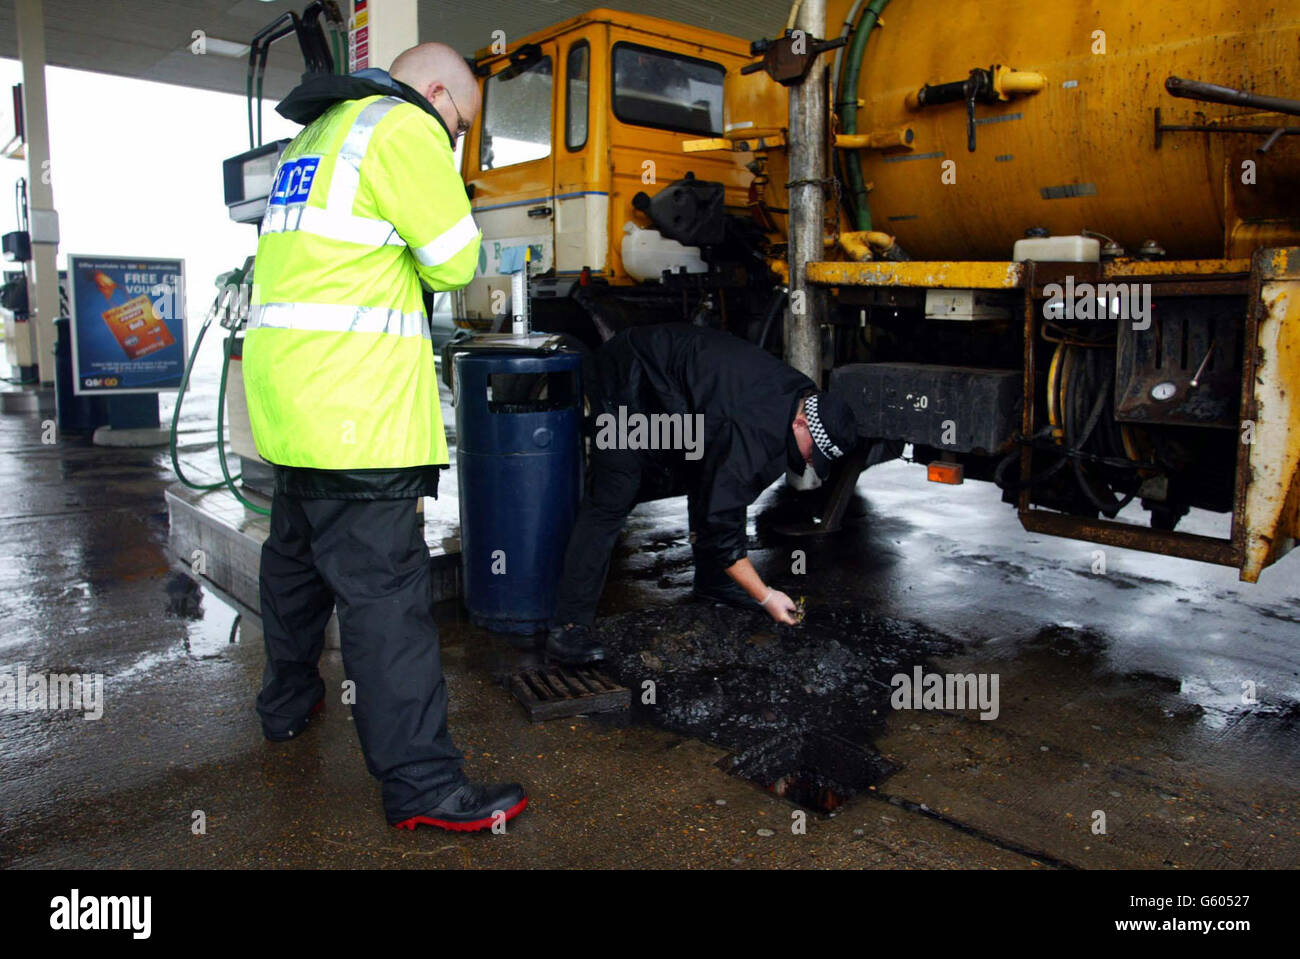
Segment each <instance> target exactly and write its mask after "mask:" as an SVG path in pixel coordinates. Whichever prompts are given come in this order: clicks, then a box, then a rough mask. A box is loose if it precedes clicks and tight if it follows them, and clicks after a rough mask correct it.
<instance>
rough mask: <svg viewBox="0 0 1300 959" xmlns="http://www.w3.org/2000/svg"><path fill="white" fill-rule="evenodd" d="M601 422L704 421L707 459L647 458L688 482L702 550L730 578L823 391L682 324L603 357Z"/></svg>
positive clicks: (763, 356) (737, 342)
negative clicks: (806, 399) (764, 499)
mask: <svg viewBox="0 0 1300 959" xmlns="http://www.w3.org/2000/svg"><path fill="white" fill-rule="evenodd" d="M596 376H597V384H596V389H597V391H598V393H599V403H600V406H601V408H602V411H603V412H607V413H610V414H613V415H615V416H617V415H618V407H619V406H620V405H622V406H625V407H626V408H627V410H628V412H629V414H630V413H632V412H639V413H643V414H654V413H670V414H671V413H682V414H686V415H693V414H696V413H699V414H703V424H704V438H703V456H702V457H701V458H700V459H698V460H696V461H691V460H688V459H687V458H686V455H685V452H684V451H681V450H672V451H657V452H656V451H647V452H646V454H645V455H646V456H647V457H649V458H651V459H653V460H656V461H658V462H660V463H668V464H671V466H672V467H673V468H674V469H675V470H678V471H680V472H681V473H682V474H684V476H685V477H686V480H687V486H688V489H689V490H690V498H691V507H692V527H693V531H694V532H695V534H696V540H695V547H696V550H697V551H699V552H701V553H703V554H704V555H705V556H707V557H708V558H710V559H712V560H714V561H716V562H718V563H720V564H721V565H722V566H723V567H724V568H725V567H727V566H730V565H732V564H733V563H735V562H736V561H737V560H739V559H741V558H742V557H744V556H745V553H746V549H745V509H746V507H748V506H749V504H750V503H752V502H754V500H756V499H757V498H758V496H759V494H760V493H762V492H763V490H764V489H766V488H767V487H768V486H769V485H771V483H772V481H773V480H775V479H777V478H778V477H779V476H780V475H781V474H782V473H783V472H784V471H785V468H786V465H787V463H788V462H789V449H790V446H791V444H792V443H793V439H792V433H791V430H790V425H791V423H793V422H794V414H795V410H796V409H797V407H798V403H799V400H800V399H801V398H802V397H803V396H805V395H807V394H809V393H812V392H814V391H815V390H816V388H817V387H816V384H814V383H813V381H812V380H810V379H809V378H808V377H806V376H804V375H803V374H802V373H800V372H799V371H797V370H795V369H793V368H792V367H789V366H787V365H786V364H785V363H782V362H781V361H780V360H778V359H776V358H775V357H773V356H772V355H771V354H769V353H767V352H766V351H764V350H762V349H760V348H758V347H757V346H754V345H753V344H752V343H749V342H747V341H745V340H742V339H740V338H739V337H736V336H733V335H731V334H730V333H723V332H720V331H718V330H712V329H708V328H705V327H698V326H688V325H686V324H682V323H672V324H665V325H662V326H645V327H636V328H633V329H630V330H627V331H625V332H623V333H620V334H619V335H618V336H615V337H614V338H613V339H611V340H610V341H609V342H608V343H606V344H605V345H604V346H603V347H601V349H600V351H599V353H597V356H596Z"/></svg>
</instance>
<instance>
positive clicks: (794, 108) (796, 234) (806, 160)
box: [785, 0, 827, 386]
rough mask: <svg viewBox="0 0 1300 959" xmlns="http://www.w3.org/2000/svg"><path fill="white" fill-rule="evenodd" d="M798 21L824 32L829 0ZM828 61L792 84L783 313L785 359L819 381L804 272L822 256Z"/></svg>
mask: <svg viewBox="0 0 1300 959" xmlns="http://www.w3.org/2000/svg"><path fill="white" fill-rule="evenodd" d="M798 27H799V29H800V30H803V32H804V34H805V35H806V36H807V38H808V39H809V40H811V39H813V38H816V39H819V40H820V39H822V38H824V37H825V34H826V0H804V2H803V4H802V6H801V7H800V8H799V19H798ZM826 80H827V67H826V64H825V61H824V60H822V59H821V58H818V59H817V60H816V61H814V63H813V67H812V69H811V70H809V71H808V75H807V76H805V77H804V79H803V81H802V82H801V83H799V84H798V85H796V86H792V87H791V88H790V146H789V149H790V183H789V184H788V189H789V192H790V303H789V307H788V308H787V310H786V315H785V361H786V362H787V363H789V364H790V365H791V366H793V367H794V368H795V369H796V370H798V371H799V372H801V373H803V374H804V375H806V376H808V377H809V378H811V379H812V380H813V382H815V383H817V384H818V385H819V386H820V384H821V373H822V370H821V314H822V309H821V304H820V303H819V297H818V293H819V291H818V289H817V288H816V287H814V286H812V285H811V284H810V283H809V282H808V280H807V277H806V275H805V268H806V267H807V265H808V264H809V263H810V262H814V261H816V260H820V259H822V258H823V257H824V252H823V244H822V238H823V234H824V233H825V229H824V224H823V222H822V221H823V218H824V216H825V209H826V198H825V192H824V189H823V187H824V186H825V181H826V155H827V149H826V140H827V135H826V133H827V131H826V126H827V124H826Z"/></svg>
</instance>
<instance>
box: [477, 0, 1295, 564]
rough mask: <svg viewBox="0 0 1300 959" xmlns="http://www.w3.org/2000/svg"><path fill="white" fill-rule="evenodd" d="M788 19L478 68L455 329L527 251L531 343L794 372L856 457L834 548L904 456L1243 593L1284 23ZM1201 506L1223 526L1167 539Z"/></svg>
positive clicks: (1280, 279)
mask: <svg viewBox="0 0 1300 959" xmlns="http://www.w3.org/2000/svg"><path fill="white" fill-rule="evenodd" d="M781 26H782V25H781V24H774V25H773V30H774V32H775V31H780V32H779V33H776V35H775V36H773V37H770V38H760V39H757V40H755V41H754V42H753V43H752V44H751V43H748V42H744V41H740V40H737V39H736V38H731V37H725V36H722V35H720V34H715V33H710V32H707V31H699V30H695V29H693V28H689V27H686V26H683V25H679V24H667V23H665V22H664V21H655V20H652V19H651V18H641V17H635V16H632V15H629V14H616V13H613V12H610V11H603V10H597V11H592V12H591V13H589V14H585V15H583V16H581V17H577V18H574V19H573V20H570V21H566V22H565V23H563V24H559V25H557V26H556V27H554V28H552V29H551V30H549V31H544V32H542V33H541V34H538V35H534V36H533V37H529V38H525V39H523V40H521V41H518V42H517V43H516V44H514V45H513V46H511V47H510V48H508V49H507V50H505V51H498V52H492V51H483V52H482V53H481V54H480V56H479V57H477V58H476V65H477V67H478V69H479V71H480V73H481V75H482V76H483V82H484V84H485V106H484V113H483V122H481V123H480V124H478V125H477V126H476V129H475V131H474V132H472V133H471V134H470V135H469V136H468V137H467V142H466V149H465V154H464V157H465V159H464V164H465V166H464V172H465V177H466V181H467V183H468V184H469V186H470V189H471V190H472V191H473V201H472V202H473V203H474V205H475V208H476V217H477V218H478V219H479V222H480V225H482V226H483V229H484V234H485V237H484V248H485V254H484V260H483V262H482V263H481V264H480V275H479V276H478V277H476V279H475V282H474V283H473V284H471V286H470V288H469V289H468V290H467V291H466V293H465V295H464V296H463V298H462V300H461V303H460V304H459V309H458V315H459V316H460V318H461V322H462V323H463V324H465V325H469V326H476V327H479V328H482V327H484V326H489V325H492V326H497V327H498V328H499V327H500V325H501V322H502V317H503V316H504V315H505V314H507V313H508V312H509V311H510V309H511V307H510V305H509V300H508V290H509V282H508V280H509V277H508V275H507V272H506V271H508V270H509V269H512V268H518V267H517V261H518V260H519V251H520V249H531V250H532V255H533V259H534V260H535V261H537V262H535V263H534V264H533V266H532V267H524V269H528V270H530V284H531V293H530V297H529V301H530V304H531V306H532V309H533V318H534V326H535V327H537V328H539V329H543V330H549V331H554V332H560V333H565V334H568V335H569V336H570V337H571V338H572V339H576V340H581V341H583V342H584V343H586V344H587V345H588V346H594V345H595V344H597V343H598V342H599V341H600V340H602V339H605V338H608V336H610V335H612V334H613V333H614V332H616V331H617V330H618V329H620V328H622V327H624V326H626V325H629V324H634V323H642V322H656V321H658V322H662V321H665V320H688V321H693V322H697V323H709V324H712V325H717V326H720V327H723V328H726V329H729V330H731V331H732V332H734V333H736V334H737V335H741V336H746V337H748V338H750V339H752V340H754V341H755V342H758V343H761V344H762V345H764V346H765V347H767V348H769V349H772V350H784V352H785V355H786V357H787V359H789V360H790V361H791V362H793V363H794V364H795V365H797V366H799V367H800V368H802V369H804V370H805V371H806V372H809V373H810V374H812V375H814V376H816V377H819V378H821V379H822V380H823V381H829V383H830V385H831V386H832V387H834V388H836V389H839V390H843V391H844V392H845V393H846V394H847V395H848V396H849V397H851V399H852V402H853V403H854V404H855V407H856V408H857V411H858V414H859V418H860V422H861V423H862V425H863V429H864V432H865V435H866V436H867V437H868V439H869V440H870V442H868V443H864V444H863V449H862V452H861V454H860V456H859V457H858V459H857V460H856V462H854V463H851V464H847V466H846V469H845V470H844V473H843V475H842V476H841V477H840V478H839V480H838V483H837V487H836V488H835V489H834V490H832V491H831V495H830V498H829V500H828V505H827V508H826V514H825V515H824V516H823V518H822V525H823V526H825V527H833V526H834V525H835V524H836V523H837V522H838V517H839V514H840V512H842V508H843V505H844V503H845V502H847V497H848V494H849V492H851V490H852V488H853V486H852V484H853V482H854V481H855V480H856V477H857V473H858V471H859V470H860V469H861V468H862V466H864V465H866V464H868V463H870V462H878V461H880V460H881V459H883V458H888V457H891V456H897V455H899V454H900V453H901V452H902V451H903V449H904V448H905V444H906V445H907V448H910V450H911V455H912V457H913V458H914V459H915V460H917V461H918V462H920V463H923V464H927V466H928V475H929V478H931V479H934V480H938V481H943V482H960V481H961V480H962V479H964V478H971V479H983V480H990V481H993V482H996V483H997V484H998V485H999V486H1000V487H1001V488H1002V490H1003V491H1004V492H1003V495H1004V499H1006V500H1007V501H1008V502H1009V503H1012V504H1014V505H1015V507H1016V508H1017V510H1018V512H1019V517H1020V520H1021V522H1022V524H1023V525H1024V526H1025V528H1026V529H1029V530H1032V531H1036V532H1042V533H1048V534H1053V535H1060V536H1068V537H1075V538H1080V539H1086V540H1094V541H1097V542H1101V543H1112V544H1116V545H1121V546H1125V547H1130V548H1137V549H1145V550H1150V551H1154V552H1159V553H1165V554H1169V555H1176V556H1184V557H1189V558H1195V559H1199V560H1204V561H1208V562H1214V563H1220V564H1226V565H1230V566H1234V567H1237V568H1238V569H1239V570H1240V572H1241V576H1242V578H1243V579H1246V580H1249V581H1254V580H1255V579H1257V578H1258V576H1259V574H1260V571H1261V570H1262V569H1263V567H1264V566H1266V565H1268V564H1270V563H1271V562H1273V561H1274V560H1276V559H1277V558H1279V557H1280V556H1281V555H1282V554H1283V553H1285V552H1286V551H1287V550H1288V549H1290V547H1291V546H1292V545H1293V542H1294V540H1295V538H1296V537H1297V536H1300V508H1298V504H1300V482H1298V481H1297V478H1296V477H1297V472H1298V466H1300V402H1297V400H1296V397H1295V393H1296V390H1297V389H1300V248H1297V244H1300V120H1297V119H1296V118H1297V116H1300V101H1297V100H1296V99H1294V96H1295V95H1296V93H1297V91H1300V7H1296V6H1294V5H1283V4H1276V3H1272V2H1266V0H1239V2H1234V3H1227V2H1221V0H1207V2H1203V3H1199V4H1195V5H1188V4H1185V3H1181V2H1176V0H1144V2H1142V3H1135V2H1132V0H1093V2H1089V3H1082V2H1075V0H1055V2H1043V3H1039V4H1024V3H1019V2H1010V0H980V2H974V0H959V2H955V3H946V4H937V3H933V2H927V0H892V2H890V0H857V2H852V0H802V2H799V3H796V4H795V5H794V7H793V8H792V10H791V12H790V17H789V20H788V21H787V22H786V24H785V25H784V29H783V30H782V29H781ZM521 81H522V82H521ZM494 100H495V103H496V104H497V107H496V111H495V113H494ZM508 104H513V105H512V106H511V105H508ZM543 113H544V119H543V120H542V121H541V122H538V121H537V118H538V117H539V116H541V115H542V114H543ZM530 118H531V119H532V124H533V132H532V133H528V132H527V131H524V130H523V128H524V127H525V126H528V123H529V121H530ZM498 221H500V222H498ZM512 263H513V264H516V265H515V266H513V267H512V266H511V264H512ZM516 308H517V305H516ZM1131 503H1132V504H1135V505H1140V506H1141V507H1143V508H1145V510H1146V511H1147V517H1148V521H1147V522H1146V523H1143V524H1141V525H1139V524H1138V523H1135V522H1134V521H1133V517H1134V509H1127V510H1126V509H1125V508H1126V507H1128V506H1129V504H1131ZM1191 508H1200V509H1205V510H1211V511H1214V512H1217V513H1220V514H1224V515H1225V517H1227V521H1226V522H1225V524H1224V529H1223V531H1222V534H1221V535H1205V534H1190V533H1186V532H1180V531H1178V530H1176V529H1175V527H1176V525H1177V524H1178V523H1179V521H1180V519H1182V517H1183V516H1184V515H1185V514H1186V513H1187V512H1188V511H1189V510H1190V509H1191ZM1121 510H1125V512H1124V515H1123V516H1122V517H1121V516H1120V515H1119V514H1120V512H1121ZM1138 515H1141V514H1138Z"/></svg>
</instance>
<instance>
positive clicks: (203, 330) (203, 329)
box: [171, 313, 226, 493]
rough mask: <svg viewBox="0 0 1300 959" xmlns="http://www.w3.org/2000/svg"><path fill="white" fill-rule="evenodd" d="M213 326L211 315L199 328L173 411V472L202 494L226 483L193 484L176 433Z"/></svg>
mask: <svg viewBox="0 0 1300 959" xmlns="http://www.w3.org/2000/svg"><path fill="white" fill-rule="evenodd" d="M211 325H212V314H211V313H209V314H208V316H207V318H206V319H204V321H203V325H202V326H200V327H199V335H198V336H196V337H195V338H194V349H192V350H190V358H189V362H187V363H186V364H185V372H184V373H183V374H182V375H181V388H180V390H179V391H178V392H177V393H176V408H175V409H174V410H172V432H171V453H172V472H174V473H175V474H176V478H177V479H178V480H180V481H181V483H182V484H184V485H185V486H188V487H189V488H190V489H193V490H198V491H199V492H201V493H207V492H210V491H211V490H214V489H221V487H223V486H225V485H226V483H225V481H224V480H223V481H222V482H220V483H206V484H205V483H195V482H192V481H191V480H190V479H189V478H188V477H187V476H186V475H185V473H184V472H183V471H182V470H181V461H180V458H179V457H178V456H177V455H176V433H177V427H178V426H179V425H180V422H181V404H182V403H183V402H185V391H186V390H187V389H189V386H190V373H192V372H193V371H194V358H195V357H197V356H198V355H199V347H200V346H202V345H203V337H204V336H206V335H207V332H208V327H209V326H211Z"/></svg>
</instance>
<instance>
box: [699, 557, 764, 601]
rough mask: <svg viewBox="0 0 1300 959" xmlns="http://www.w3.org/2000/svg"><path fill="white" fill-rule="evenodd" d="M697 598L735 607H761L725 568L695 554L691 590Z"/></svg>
mask: <svg viewBox="0 0 1300 959" xmlns="http://www.w3.org/2000/svg"><path fill="white" fill-rule="evenodd" d="M693 592H694V594H695V597H696V598H697V599H702V600H704V601H705V602H707V603H722V604H724V605H726V606H734V607H736V608H737V609H752V610H759V609H762V608H763V607H762V605H761V604H760V603H759V602H758V600H756V599H754V597H752V596H750V595H749V594H748V593H747V592H745V591H744V590H743V589H741V588H740V586H739V585H738V584H737V583H736V581H735V580H734V579H732V578H731V577H730V576H728V575H727V574H726V571H725V570H721V569H718V567H717V566H715V565H713V564H711V563H710V562H709V561H708V560H703V561H701V560H700V558H699V557H698V556H697V557H696V560H695V588H694V590H693Z"/></svg>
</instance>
